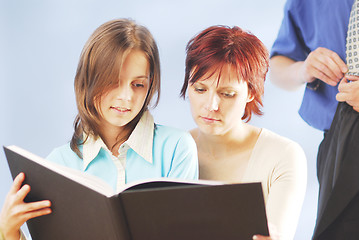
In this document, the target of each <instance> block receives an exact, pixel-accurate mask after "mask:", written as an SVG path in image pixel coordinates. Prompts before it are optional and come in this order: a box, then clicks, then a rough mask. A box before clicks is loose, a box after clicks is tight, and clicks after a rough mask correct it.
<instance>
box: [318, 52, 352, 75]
mask: <svg viewBox="0 0 359 240" xmlns="http://www.w3.org/2000/svg"><path fill="white" fill-rule="evenodd" d="M314 52H315V54H314V55H315V57H316V58H317V61H320V62H321V63H322V64H324V66H326V67H327V69H323V71H326V73H327V75H328V76H329V77H330V78H332V79H335V80H336V81H337V82H338V81H339V80H340V79H341V78H342V77H343V76H344V73H346V72H347V71H348V69H347V66H346V64H345V63H344V61H343V60H342V59H341V58H340V57H339V55H338V54H337V53H335V52H334V51H331V50H329V49H327V48H318V49H317V50H315V51H314Z"/></svg>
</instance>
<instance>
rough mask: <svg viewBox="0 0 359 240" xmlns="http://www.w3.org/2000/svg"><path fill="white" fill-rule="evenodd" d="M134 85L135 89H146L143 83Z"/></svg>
mask: <svg viewBox="0 0 359 240" xmlns="http://www.w3.org/2000/svg"><path fill="white" fill-rule="evenodd" d="M132 85H133V86H134V87H136V88H143V87H145V85H144V84H142V83H133V84H132Z"/></svg>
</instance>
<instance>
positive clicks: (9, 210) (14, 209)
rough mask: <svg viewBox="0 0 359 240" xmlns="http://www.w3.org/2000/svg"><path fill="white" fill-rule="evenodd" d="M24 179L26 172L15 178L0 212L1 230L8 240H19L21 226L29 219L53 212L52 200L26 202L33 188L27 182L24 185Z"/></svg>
mask: <svg viewBox="0 0 359 240" xmlns="http://www.w3.org/2000/svg"><path fill="white" fill-rule="evenodd" d="M24 180H25V174H24V173H20V174H18V175H17V177H16V178H15V179H14V183H13V184H12V186H11V189H10V191H9V193H8V194H7V196H6V199H5V203H4V205H3V208H2V210H1V213H0V231H1V233H2V235H3V237H4V238H5V239H6V240H12V239H14V240H19V239H20V236H21V234H20V227H21V226H22V225H23V224H24V223H25V222H26V221H27V220H29V219H31V218H35V217H39V216H42V215H46V214H49V213H51V208H50V206H51V203H50V201H47V200H44V201H38V202H32V203H26V202H24V199H25V197H26V196H27V194H28V193H29V192H30V190H31V189H30V186H29V185H27V184H25V185H23V186H22V183H23V181H24Z"/></svg>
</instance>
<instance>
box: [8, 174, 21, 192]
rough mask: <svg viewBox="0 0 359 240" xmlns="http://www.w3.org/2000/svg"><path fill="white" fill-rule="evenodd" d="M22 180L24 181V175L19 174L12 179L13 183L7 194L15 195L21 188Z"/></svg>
mask: <svg viewBox="0 0 359 240" xmlns="http://www.w3.org/2000/svg"><path fill="white" fill-rule="evenodd" d="M24 180H25V174H24V173H19V174H18V175H17V176H16V177H15V179H14V182H13V184H12V186H11V188H10V191H9V194H16V193H17V192H18V191H19V189H20V188H21V185H22V183H23V181H24Z"/></svg>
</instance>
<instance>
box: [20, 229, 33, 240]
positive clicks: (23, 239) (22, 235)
mask: <svg viewBox="0 0 359 240" xmlns="http://www.w3.org/2000/svg"><path fill="white" fill-rule="evenodd" d="M20 234H21V235H20V240H31V238H26V236H25V234H24V233H23V232H22V231H21V230H20Z"/></svg>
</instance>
